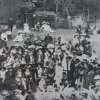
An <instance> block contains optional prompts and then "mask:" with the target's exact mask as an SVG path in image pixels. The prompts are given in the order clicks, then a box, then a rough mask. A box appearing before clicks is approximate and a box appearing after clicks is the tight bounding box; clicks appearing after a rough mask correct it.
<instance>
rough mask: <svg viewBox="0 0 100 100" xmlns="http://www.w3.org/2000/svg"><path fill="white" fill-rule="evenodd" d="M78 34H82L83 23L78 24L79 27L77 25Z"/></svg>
mask: <svg viewBox="0 0 100 100" xmlns="http://www.w3.org/2000/svg"><path fill="white" fill-rule="evenodd" d="M77 34H79V35H80V34H82V27H81V25H78V27H77Z"/></svg>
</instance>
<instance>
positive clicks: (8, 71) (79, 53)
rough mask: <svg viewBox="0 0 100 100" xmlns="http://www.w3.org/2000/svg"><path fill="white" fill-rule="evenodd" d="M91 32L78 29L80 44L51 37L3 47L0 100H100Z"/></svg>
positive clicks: (99, 75)
mask: <svg viewBox="0 0 100 100" xmlns="http://www.w3.org/2000/svg"><path fill="white" fill-rule="evenodd" d="M88 29H89V28H87V29H86V30H85V33H86V34H85V35H83V33H82V31H81V27H80V26H79V27H78V29H77V35H75V36H74V39H77V42H75V41H74V39H73V40H69V41H63V42H62V37H59V38H58V39H57V40H54V39H53V37H52V36H50V34H47V35H46V36H45V38H44V39H42V40H41V41H39V40H38V39H36V40H35V41H34V43H33V42H31V40H30V38H27V40H26V41H24V43H23V46H18V45H14V46H11V47H8V46H7V45H5V46H4V45H3V46H2V45H0V87H2V88H3V89H1V90H0V91H1V92H0V99H1V100H99V99H100V62H99V60H98V58H97V55H96V52H95V50H93V49H92V43H91V41H90V38H91V34H89V30H88ZM2 41H4V40H2Z"/></svg>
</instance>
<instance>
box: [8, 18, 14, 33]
mask: <svg viewBox="0 0 100 100" xmlns="http://www.w3.org/2000/svg"><path fill="white" fill-rule="evenodd" d="M13 26H14V21H13V18H12V17H10V19H9V20H8V27H9V28H10V30H11V32H12V29H13Z"/></svg>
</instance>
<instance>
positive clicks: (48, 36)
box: [44, 34, 53, 44]
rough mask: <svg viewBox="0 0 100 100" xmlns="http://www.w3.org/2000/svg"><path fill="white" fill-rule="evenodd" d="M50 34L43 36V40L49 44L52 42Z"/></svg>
mask: <svg viewBox="0 0 100 100" xmlns="http://www.w3.org/2000/svg"><path fill="white" fill-rule="evenodd" d="M52 40H53V39H52V36H50V34H47V35H46V36H45V38H44V41H45V42H46V44H49V43H51V42H52Z"/></svg>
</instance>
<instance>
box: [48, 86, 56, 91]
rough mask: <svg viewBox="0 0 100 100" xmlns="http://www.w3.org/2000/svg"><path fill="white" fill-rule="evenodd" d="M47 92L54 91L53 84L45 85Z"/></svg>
mask: <svg viewBox="0 0 100 100" xmlns="http://www.w3.org/2000/svg"><path fill="white" fill-rule="evenodd" d="M47 92H55V89H54V87H53V86H51V85H50V86H48V87H47Z"/></svg>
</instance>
